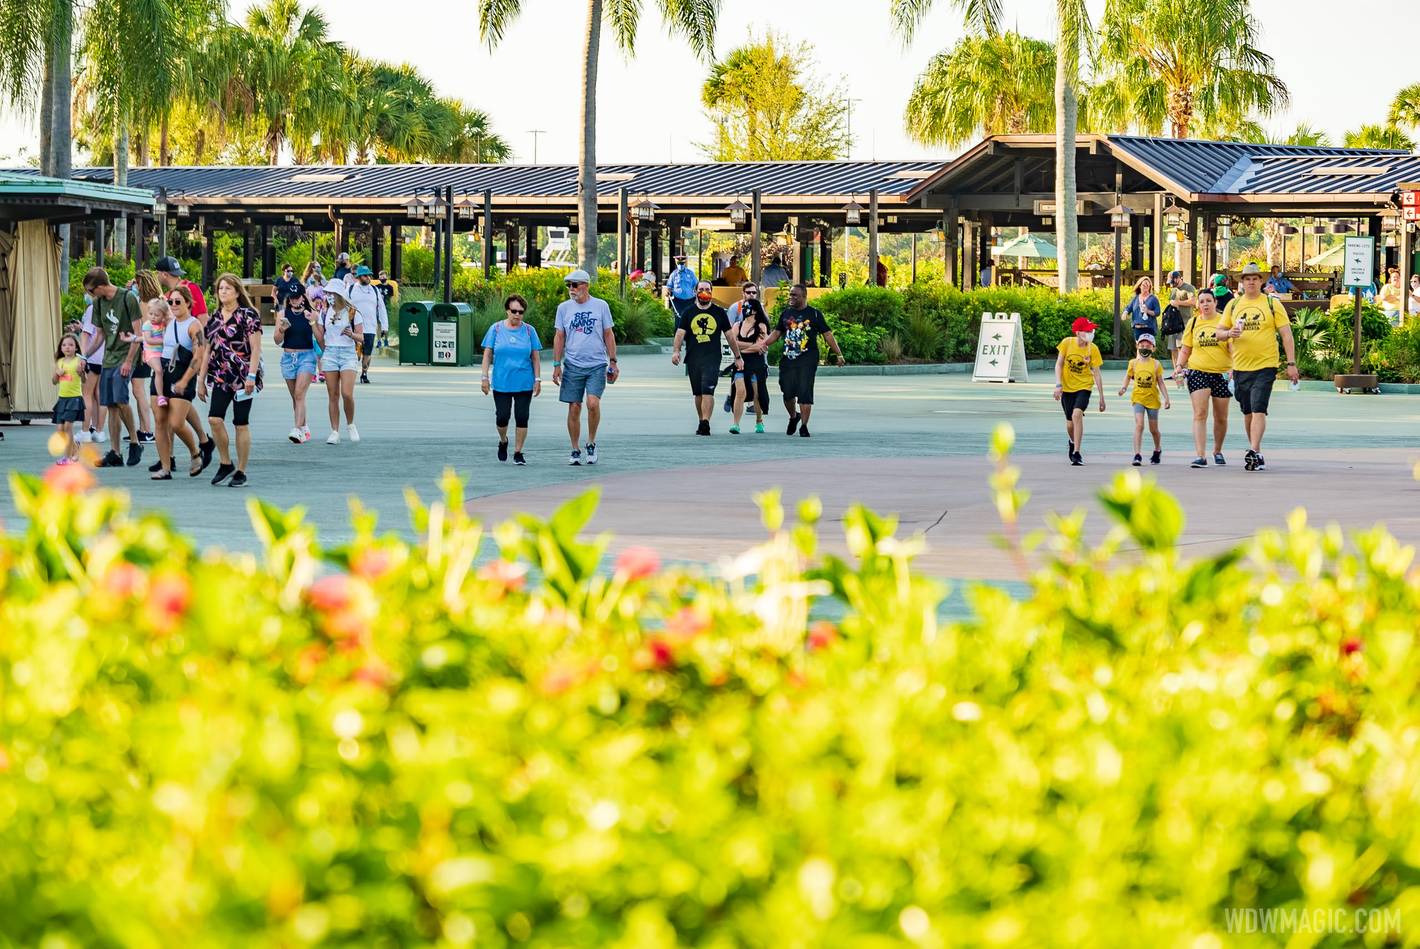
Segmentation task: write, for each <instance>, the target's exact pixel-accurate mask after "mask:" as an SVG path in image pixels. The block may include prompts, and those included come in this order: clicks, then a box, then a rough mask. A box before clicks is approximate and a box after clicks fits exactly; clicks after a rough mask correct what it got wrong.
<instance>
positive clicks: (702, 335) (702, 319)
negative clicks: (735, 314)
mask: <svg viewBox="0 0 1420 949" xmlns="http://www.w3.org/2000/svg"><path fill="white" fill-rule="evenodd" d="M677 328H678V329H683V330H685V358H686V359H687V360H690V359H703V358H709V357H714V358H715V359H717V360H718V359H719V358H720V334H721V333H724V332H726V331H728V330H729V328H730V315H729V314H728V313H726V312H725V308H724V307H722V306H719V305H717V304H714V303H712V304H710V306H709V307H708V308H706V309H704V310H702V309H700V307H698V306H692V307H690V308H689V309H688V310H686V311H685V312H684V313H683V314H681V316H680V325H679V327H677Z"/></svg>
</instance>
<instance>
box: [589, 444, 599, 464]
mask: <svg viewBox="0 0 1420 949" xmlns="http://www.w3.org/2000/svg"><path fill="white" fill-rule="evenodd" d="M596 463H597V446H596V445H594V444H592V443H591V442H588V443H587V464H589V465H594V464H596Z"/></svg>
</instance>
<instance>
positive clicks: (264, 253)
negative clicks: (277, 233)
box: [256, 224, 276, 282]
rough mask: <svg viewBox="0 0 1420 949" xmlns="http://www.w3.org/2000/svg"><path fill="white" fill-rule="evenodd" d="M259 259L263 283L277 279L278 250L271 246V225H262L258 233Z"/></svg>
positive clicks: (257, 247)
mask: <svg viewBox="0 0 1420 949" xmlns="http://www.w3.org/2000/svg"><path fill="white" fill-rule="evenodd" d="M256 249H257V259H258V260H260V261H261V263H260V265H259V269H260V271H261V273H260V276H261V278H262V281H263V282H265V281H266V280H275V279H276V248H275V247H273V246H271V225H270V224H262V225H261V226H260V227H258V228H257V231H256Z"/></svg>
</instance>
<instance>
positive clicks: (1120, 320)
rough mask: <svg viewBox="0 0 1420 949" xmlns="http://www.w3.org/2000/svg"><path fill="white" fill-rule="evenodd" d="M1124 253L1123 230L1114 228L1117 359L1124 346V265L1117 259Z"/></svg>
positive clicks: (1115, 353)
mask: <svg viewBox="0 0 1420 949" xmlns="http://www.w3.org/2000/svg"><path fill="white" fill-rule="evenodd" d="M1123 253H1124V228H1122V227H1120V226H1119V225H1117V224H1116V225H1115V226H1114V355H1115V357H1116V358H1118V356H1119V354H1120V352H1121V349H1122V347H1123V345H1124V317H1123V315H1122V314H1121V313H1120V308H1119V294H1120V284H1121V282H1122V281H1121V280H1120V277H1121V273H1120V272H1121V270H1122V264H1123V263H1124V262H1123V261H1122V260H1120V259H1119V258H1120V257H1121V256H1122V255H1123Z"/></svg>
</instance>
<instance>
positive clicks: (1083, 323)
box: [1070, 316, 1098, 333]
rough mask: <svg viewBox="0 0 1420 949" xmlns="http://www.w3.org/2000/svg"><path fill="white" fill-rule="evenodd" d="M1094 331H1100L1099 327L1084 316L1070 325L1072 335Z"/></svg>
mask: <svg viewBox="0 0 1420 949" xmlns="http://www.w3.org/2000/svg"><path fill="white" fill-rule="evenodd" d="M1092 329H1098V327H1097V326H1095V324H1094V323H1091V322H1090V321H1089V319H1088V318H1086V317H1083V316H1082V317H1080V318H1079V319H1077V320H1076V321H1075V322H1073V323H1071V324H1070V332H1072V333H1088V332H1089V331H1090V330H1092Z"/></svg>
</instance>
